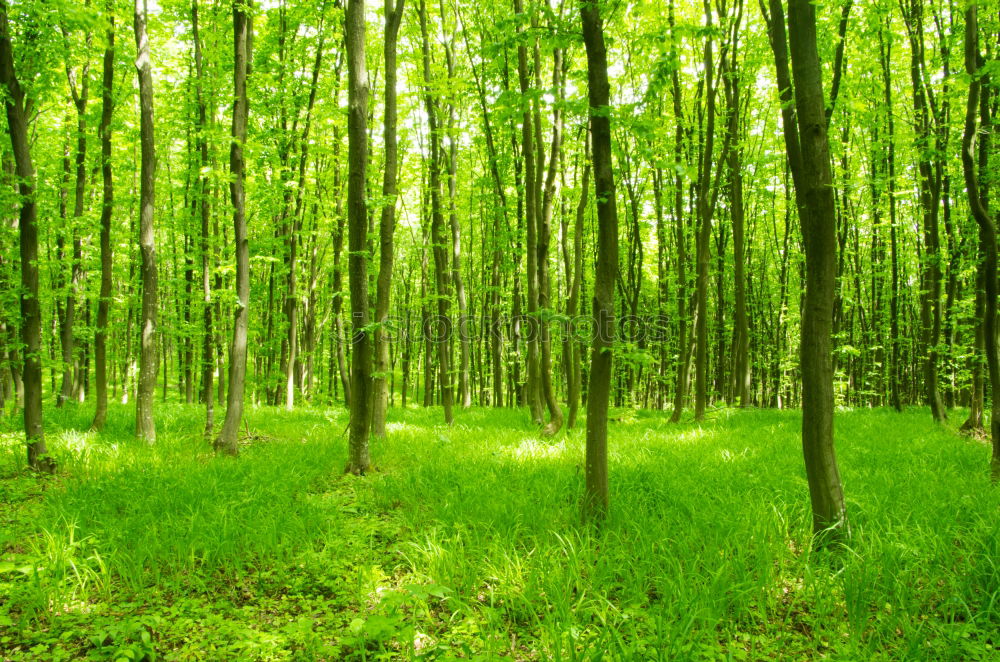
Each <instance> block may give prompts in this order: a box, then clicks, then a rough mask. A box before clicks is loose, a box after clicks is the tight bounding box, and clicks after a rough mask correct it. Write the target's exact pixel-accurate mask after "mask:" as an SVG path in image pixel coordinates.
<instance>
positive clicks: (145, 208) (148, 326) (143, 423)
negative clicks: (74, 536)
mask: <svg viewBox="0 0 1000 662" xmlns="http://www.w3.org/2000/svg"><path fill="white" fill-rule="evenodd" d="M146 2H147V0H135V15H134V24H135V46H136V52H137V56H136V61H135V66H136V70H137V72H138V76H139V114H140V123H139V128H140V144H141V153H142V158H141V173H140V175H139V184H140V193H139V249H140V253H141V255H142V269H141V273H142V306H141V309H140V314H141V317H142V322H141V326H140V344H139V383H138V385H137V387H136V397H135V434H136V436H137V437H139V438H140V439H142V440H144V441H145V442H147V443H150V444H152V443H153V442H155V441H156V423H155V422H154V420H153V401H154V400H155V395H156V373H157V368H158V364H157V355H156V313H157V305H158V304H157V295H158V293H157V272H156V235H155V231H154V227H153V213H154V210H155V201H154V198H155V194H156V143H155V139H154V136H153V75H152V63H151V62H150V47H149V35H148V34H147V32H146V15H147V11H146Z"/></svg>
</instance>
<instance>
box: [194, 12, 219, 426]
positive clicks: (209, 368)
mask: <svg viewBox="0 0 1000 662" xmlns="http://www.w3.org/2000/svg"><path fill="white" fill-rule="evenodd" d="M191 24H192V28H193V30H194V64H195V75H196V77H197V82H196V85H195V90H196V97H197V105H198V118H197V124H196V130H197V136H198V138H197V140H196V143H197V149H198V162H199V165H200V169H199V172H198V181H197V189H196V193H195V202H196V204H197V207H198V214H199V217H200V219H201V243H200V245H199V251H200V252H201V295H202V342H201V386H202V395H201V397H202V400H203V401H204V403H205V439H211V438H212V436H213V435H214V434H215V392H214V388H213V386H214V385H213V381H214V379H215V357H214V355H213V345H214V335H215V331H214V328H213V319H212V307H213V302H212V250H211V242H212V235H211V227H210V222H211V216H212V202H211V199H210V195H209V187H210V182H209V177H208V171H209V169H210V168H211V161H210V160H209V157H208V138H207V137H206V135H205V134H206V132H207V131H208V104H207V103H206V101H205V77H204V76H205V70H204V64H203V58H202V51H201V37H200V35H199V29H198V0H191Z"/></svg>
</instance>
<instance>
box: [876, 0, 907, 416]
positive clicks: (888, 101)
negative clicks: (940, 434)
mask: <svg viewBox="0 0 1000 662" xmlns="http://www.w3.org/2000/svg"><path fill="white" fill-rule="evenodd" d="M887 22H888V19H887ZM887 39H888V40H889V41H886V40H887ZM891 39H892V30H891V26H890V29H880V30H879V60H880V64H881V69H882V93H883V103H884V104H885V114H886V131H887V136H886V143H887V145H888V147H887V148H886V160H887V164H886V165H887V167H888V171H889V182H888V190H887V195H888V198H889V247H890V254H891V257H890V261H891V267H890V268H891V283H890V290H889V371H888V374H889V402H890V404H891V405H892V407H893V409H895V410H896V411H903V403H902V398H901V396H900V393H899V382H900V379H901V375H900V369H901V362H900V356H899V354H900V348H899V247H898V240H897V237H896V131H895V121H894V119H893V117H894V115H893V111H892V69H891V66H890V64H889V61H890V59H891V56H892V41H891Z"/></svg>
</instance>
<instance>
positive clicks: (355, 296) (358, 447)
mask: <svg viewBox="0 0 1000 662" xmlns="http://www.w3.org/2000/svg"><path fill="white" fill-rule="evenodd" d="M344 30H345V36H346V41H347V107H348V114H347V145H348V147H347V163H348V174H347V225H348V250H349V251H350V252H349V255H348V258H347V274H348V281H349V286H350V290H351V331H352V334H351V425H350V427H351V434H350V440H349V444H348V459H347V468H346V472H347V473H352V474H356V475H363V474H365V473H367V472H368V470H369V468H370V467H371V457H370V455H369V449H368V433H369V430H370V425H371V417H370V411H369V408H370V407H371V393H372V374H371V372H372V364H371V359H372V349H371V330H370V329H369V328H368V324H369V317H368V258H369V252H368V248H367V243H368V242H367V234H368V210H367V208H366V206H365V177H366V171H367V168H368V124H367V123H368V73H367V67H366V66H365V2H364V0H348V2H347V19H346V23H345V26H344Z"/></svg>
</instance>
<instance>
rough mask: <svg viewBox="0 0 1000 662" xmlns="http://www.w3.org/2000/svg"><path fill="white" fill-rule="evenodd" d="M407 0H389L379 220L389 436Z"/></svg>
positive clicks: (382, 373) (378, 374) (380, 423)
mask: <svg viewBox="0 0 1000 662" xmlns="http://www.w3.org/2000/svg"><path fill="white" fill-rule="evenodd" d="M404 4H405V0H396V1H395V3H393V0H385V36H384V40H385V41H384V45H383V51H384V53H383V54H384V66H385V113H384V114H385V117H384V121H383V140H384V141H385V164H384V166H383V167H384V173H383V176H382V197H383V198H384V201H383V203H382V216H381V218H380V220H379V267H378V285H377V288H376V293H375V324H376V327H375V384H374V388H375V395H374V401H373V402H372V432H373V433H374V435H375V436H376V437H384V436H385V415H386V410H387V409H388V407H389V379H388V377H389V376H388V374H387V373H388V371H389V368H390V366H389V334H388V329H387V328H386V324H387V323H388V319H389V296H390V294H391V291H392V267H393V250H394V248H393V233H394V232H395V230H396V204H397V200H396V180H397V177H398V170H399V156H398V147H397V144H396V143H397V141H396V115H397V111H396V41H397V39H398V36H399V24H400V21H401V20H402V18H403V5H404Z"/></svg>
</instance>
